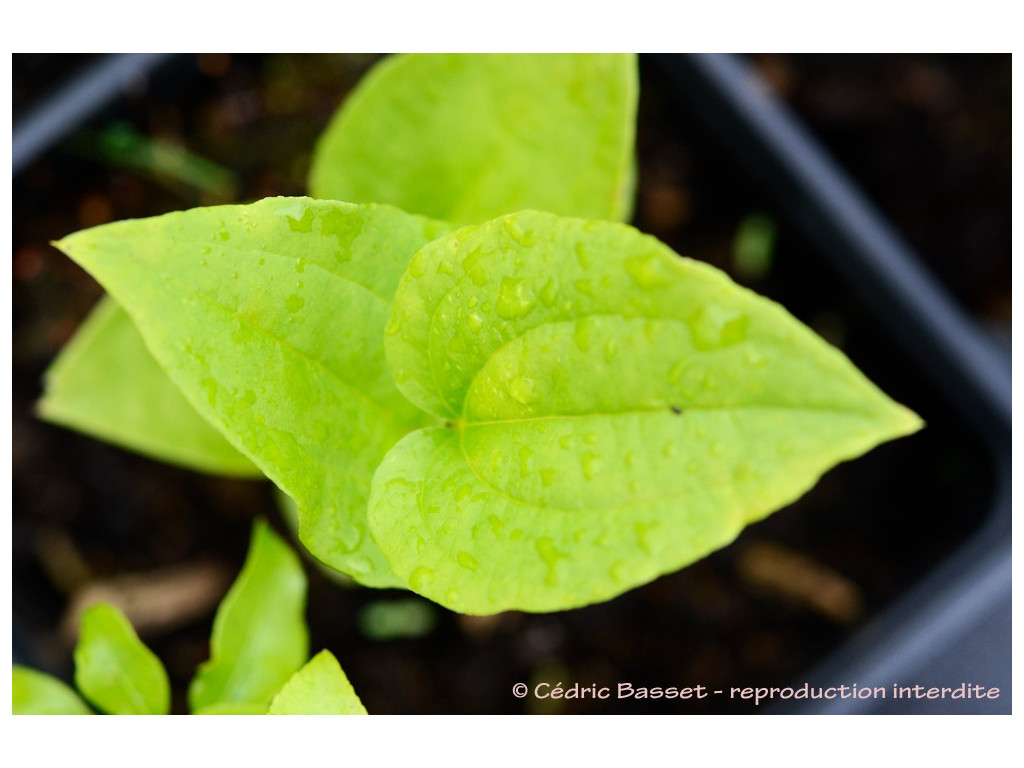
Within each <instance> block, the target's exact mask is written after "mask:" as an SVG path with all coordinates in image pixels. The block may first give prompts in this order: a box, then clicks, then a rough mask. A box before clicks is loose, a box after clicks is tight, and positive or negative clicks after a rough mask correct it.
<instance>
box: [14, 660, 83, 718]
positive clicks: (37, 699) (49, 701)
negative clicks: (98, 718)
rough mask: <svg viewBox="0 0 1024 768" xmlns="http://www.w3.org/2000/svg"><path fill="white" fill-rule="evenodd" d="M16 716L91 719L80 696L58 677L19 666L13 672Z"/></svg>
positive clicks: (15, 666)
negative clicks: (65, 716)
mask: <svg viewBox="0 0 1024 768" xmlns="http://www.w3.org/2000/svg"><path fill="white" fill-rule="evenodd" d="M11 683H12V687H13V688H14V693H13V704H12V714H15V715H91V714H92V710H91V709H89V707H88V706H87V705H86V703H85V702H84V701H82V700H81V699H80V698H79V697H78V694H77V693H75V692H74V691H73V690H71V689H70V688H69V687H68V686H66V685H65V684H64V683H63V682H61V681H60V680H58V679H57V678H55V677H51V676H50V675H47V674H46V673H44V672H39V671H37V670H34V669H29V668H28V667H22V666H19V665H17V664H15V665H14V669H13V671H12V672H11Z"/></svg>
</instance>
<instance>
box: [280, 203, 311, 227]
mask: <svg viewBox="0 0 1024 768" xmlns="http://www.w3.org/2000/svg"><path fill="white" fill-rule="evenodd" d="M313 216H314V214H313V209H312V208H306V210H305V211H303V212H302V218H298V219H297V218H295V217H294V216H287V217H286V218H287V219H288V229H290V230H291V231H292V232H312V231H313Z"/></svg>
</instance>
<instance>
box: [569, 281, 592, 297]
mask: <svg viewBox="0 0 1024 768" xmlns="http://www.w3.org/2000/svg"><path fill="white" fill-rule="evenodd" d="M572 287H573V288H575V289H576V290H577V291H579V292H580V293H582V294H583V295H584V296H593V295H594V284H593V283H592V282H591V281H590V280H577V281H576V282H575V283H573V284H572Z"/></svg>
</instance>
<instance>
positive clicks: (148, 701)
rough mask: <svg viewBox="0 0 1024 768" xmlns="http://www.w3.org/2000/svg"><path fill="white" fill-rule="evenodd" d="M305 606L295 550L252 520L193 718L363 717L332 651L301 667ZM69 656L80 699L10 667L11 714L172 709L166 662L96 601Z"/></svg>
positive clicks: (194, 696)
mask: <svg viewBox="0 0 1024 768" xmlns="http://www.w3.org/2000/svg"><path fill="white" fill-rule="evenodd" d="M305 602H306V577H305V574H304V573H303V571H302V566H301V564H300V563H299V560H298V558H297V557H296V556H295V553H294V552H292V551H291V549H290V548H289V547H288V545H287V544H285V543H284V542H283V541H282V540H281V539H280V538H279V537H278V536H277V535H276V534H275V533H274V532H273V531H272V530H271V529H270V528H269V527H268V526H267V525H266V524H265V523H257V525H256V527H255V528H254V530H253V536H252V543H251V546H250V549H249V555H248V557H247V558H246V562H245V565H244V567H243V568H242V572H241V573H240V574H239V576H238V579H237V580H236V581H235V583H234V585H232V587H231V589H230V591H229V592H228V594H227V596H226V597H225V598H224V601H223V602H222V603H221V605H220V607H219V609H218V610H217V616H216V619H215V620H214V625H213V636H212V638H211V640H210V651H211V656H210V660H209V661H207V662H206V663H204V664H203V665H202V666H201V667H200V668H199V669H198V670H197V672H196V675H195V677H194V678H193V680H192V684H191V686H190V687H189V696H188V699H189V708H190V710H191V712H192V713H193V714H208V715H214V714H218V715H226V714H234V715H255V714H268V713H269V714H282V715H287V714H337V715H351V714H366V710H365V709H364V708H363V705H362V703H361V702H360V701H359V698H358V697H357V696H356V694H355V692H354V691H353V690H352V686H351V684H350V683H349V682H348V678H346V677H345V673H344V672H343V671H342V669H341V667H340V666H339V664H338V662H337V660H336V659H335V658H334V656H333V655H332V654H331V653H330V652H329V651H321V652H320V653H319V654H317V655H316V656H314V657H313V658H312V659H310V660H309V661H308V662H307V661H306V659H307V657H308V654H309V650H308V648H309V640H308V632H307V630H306V624H305V621H304V619H303V615H302V614H303V611H304V609H305ZM74 658H75V686H76V688H77V689H78V692H79V693H80V694H81V696H79V693H76V692H75V691H74V690H72V689H71V688H69V687H68V686H67V685H65V684H64V683H63V682H61V681H60V680H58V679H57V678H55V677H52V676H50V675H47V674H45V673H43V672H38V671H36V670H33V669H29V668H27V667H21V666H15V667H14V672H13V680H14V703H13V711H14V714H16V715H17V714H26V715H28V714H34V715H88V714H93V708H94V709H95V710H96V711H98V712H101V713H106V714H112V715H165V714H168V712H169V711H170V708H171V692H170V684H169V682H168V678H167V672H166V671H165V670H164V667H163V664H161V663H160V660H159V659H158V658H157V657H156V656H155V655H154V654H153V652H152V651H150V650H149V649H148V648H147V647H146V646H145V645H144V644H143V643H142V641H141V640H139V638H138V636H137V635H136V634H135V631H134V630H133V629H132V626H131V624H130V623H129V621H128V619H127V618H125V616H124V615H123V614H122V613H121V612H120V611H119V610H118V609H117V608H115V607H114V606H112V605H108V604H105V603H98V604H96V605H93V606H91V607H90V608H88V609H87V610H86V611H85V612H84V613H83V614H82V617H81V625H80V631H79V639H78V645H77V646H76V648H75V654H74ZM86 702H88V704H87V703H86ZM90 705H91V707H92V708H90Z"/></svg>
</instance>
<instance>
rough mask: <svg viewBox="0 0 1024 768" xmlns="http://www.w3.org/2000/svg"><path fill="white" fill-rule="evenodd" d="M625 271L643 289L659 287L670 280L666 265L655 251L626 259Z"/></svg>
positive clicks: (670, 276)
mask: <svg viewBox="0 0 1024 768" xmlns="http://www.w3.org/2000/svg"><path fill="white" fill-rule="evenodd" d="M626 271H627V272H628V273H629V276H630V277H631V278H632V279H633V282H634V283H636V284H637V285H638V286H639V287H640V288H643V289H645V290H649V289H651V288H659V287H661V286H663V285H668V284H669V283H670V282H671V281H672V275H671V274H670V273H669V271H668V265H667V264H665V263H664V261H663V260H662V259H661V258H659V256H658V255H657V254H655V253H652V254H649V255H647V256H633V257H631V258H628V259H626Z"/></svg>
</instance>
